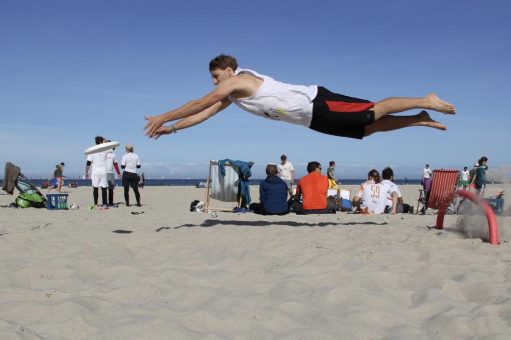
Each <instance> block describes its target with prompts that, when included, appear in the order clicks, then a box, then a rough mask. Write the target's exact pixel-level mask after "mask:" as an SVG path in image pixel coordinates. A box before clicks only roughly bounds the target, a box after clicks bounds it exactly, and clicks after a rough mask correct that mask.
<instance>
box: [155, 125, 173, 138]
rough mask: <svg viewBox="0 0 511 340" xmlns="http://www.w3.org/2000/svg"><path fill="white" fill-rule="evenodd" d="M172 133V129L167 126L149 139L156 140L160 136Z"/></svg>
mask: <svg viewBox="0 0 511 340" xmlns="http://www.w3.org/2000/svg"><path fill="white" fill-rule="evenodd" d="M171 133H172V128H170V127H168V126H162V127H160V128H159V129H158V130H156V132H155V133H154V134H153V135H152V136H151V138H154V139H158V138H160V136H163V135H169V134H171Z"/></svg>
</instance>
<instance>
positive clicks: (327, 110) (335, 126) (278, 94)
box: [145, 54, 456, 139]
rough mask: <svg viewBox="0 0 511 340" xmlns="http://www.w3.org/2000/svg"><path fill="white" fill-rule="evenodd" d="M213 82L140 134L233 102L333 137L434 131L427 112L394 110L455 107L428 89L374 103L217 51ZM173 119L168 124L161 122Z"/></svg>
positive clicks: (153, 133)
mask: <svg viewBox="0 0 511 340" xmlns="http://www.w3.org/2000/svg"><path fill="white" fill-rule="evenodd" d="M209 71H210V73H211V77H212V78H213V83H214V84H215V85H216V88H215V90H213V91H212V92H210V93H208V94H207V95H205V96H204V97H202V98H200V99H196V100H192V101H190V102H188V103H186V104H184V105H183V106H181V107H179V108H177V109H174V110H171V111H168V112H165V113H163V114H160V115H157V116H147V117H145V119H146V120H147V123H146V125H145V134H146V135H147V136H148V137H150V138H155V139H158V138H159V137H161V136H162V135H167V134H171V133H175V132H177V131H178V130H182V129H186V128H189V127H191V126H194V125H196V124H199V123H202V122H203V121H205V120H206V119H208V118H210V117H212V116H213V115H215V114H216V113H218V112H220V111H222V110H224V109H225V108H227V107H228V106H229V105H230V104H231V103H235V104H236V105H237V106H238V107H240V108H241V109H242V110H245V111H248V112H250V113H253V114H255V115H258V116H261V117H263V118H267V119H273V120H281V121H285V122H288V123H292V124H298V125H302V126H305V127H308V128H310V129H312V130H315V131H318V132H321V133H326V134H330V135H334V136H342V137H350V138H358V139H362V138H363V137H366V136H370V135H372V134H373V133H376V132H385V131H391V130H396V129H401V128H405V127H410V126H425V127H430V128H435V129H439V130H446V129H447V127H446V126H445V125H443V124H441V123H439V122H436V121H434V120H433V119H432V118H431V117H430V116H429V114H428V113H427V112H426V111H421V112H420V113H418V114H416V115H412V116H394V115H393V114H394V113H398V112H403V111H407V110H413V109H425V110H434V111H438V112H442V113H445V114H454V113H455V112H456V108H455V106H454V105H452V104H450V103H447V102H445V101H443V100H441V99H440V98H438V97H437V95H435V94H434V93H430V94H428V95H426V96H425V97H422V98H411V97H391V98H387V99H383V100H381V101H377V102H371V101H369V100H365V99H358V98H354V97H349V96H345V95H342V94H337V93H333V92H330V91H329V90H327V89H326V88H324V87H321V86H317V85H311V86H304V85H291V84H286V83H282V82H280V81H276V80H274V79H273V78H271V77H268V76H265V75H262V74H259V73H257V72H255V71H253V70H249V69H240V68H239V67H238V62H237V61H236V58H234V57H232V56H229V55H223V54H222V55H219V56H217V57H216V58H214V59H213V60H211V62H210V63H209ZM172 121H176V122H175V123H174V124H172V125H170V126H164V125H163V124H165V123H166V122H172Z"/></svg>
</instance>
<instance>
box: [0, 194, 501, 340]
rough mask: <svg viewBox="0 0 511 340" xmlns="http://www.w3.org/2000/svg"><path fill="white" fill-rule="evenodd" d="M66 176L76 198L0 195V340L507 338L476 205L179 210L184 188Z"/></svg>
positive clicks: (408, 197) (493, 255)
mask: <svg viewBox="0 0 511 340" xmlns="http://www.w3.org/2000/svg"><path fill="white" fill-rule="evenodd" d="M502 188H503V187H502V186H497V185H495V186H490V188H489V192H491V191H492V190H493V191H496V190H498V189H502ZM350 189H352V190H353V191H352V192H354V191H355V187H352V188H350ZM503 189H508V191H507V192H509V186H507V187H504V188H503ZM251 190H252V198H253V200H254V201H258V194H257V187H252V189H251ZM401 190H402V192H403V196H404V199H405V202H407V203H409V204H412V205H414V206H416V199H417V196H418V186H413V185H409V186H401ZM66 191H67V192H68V193H69V199H68V201H69V203H78V204H79V205H80V207H81V208H80V209H79V210H53V211H51V210H46V209H34V208H28V209H14V208H7V207H6V206H8V205H9V203H11V202H13V201H14V198H15V196H9V195H6V194H5V193H3V192H2V194H1V195H0V205H1V206H2V208H0V221H1V222H0V258H1V265H0V301H1V304H0V339H238V338H242V339H340V338H354V339H374V338H389V339H410V338H418V339H433V338H434V339H438V338H446V339H447V338H472V337H473V338H492V339H496V338H497V339H498V338H500V339H507V338H509V337H511V298H510V295H511V251H510V250H511V249H510V244H509V240H510V239H511V231H510V227H511V223H510V221H511V220H510V218H511V217H508V216H505V217H499V218H498V221H499V228H500V233H499V237H500V241H501V244H500V245H498V246H493V245H490V244H489V243H487V242H485V241H483V240H481V237H483V239H484V238H487V232H488V230H487V229H488V228H487V225H486V222H485V219H484V218H483V217H482V216H457V215H448V216H446V220H445V229H444V230H436V229H434V228H433V226H434V225H435V220H436V215H435V214H434V212H433V211H431V212H430V213H429V214H427V215H412V214H398V215H394V216H390V215H378V216H362V215H351V214H346V213H337V214H335V215H333V214H332V215H310V216H297V215H295V214H289V215H287V216H258V215H255V214H251V213H247V214H235V213H231V212H218V213H217V214H216V216H215V215H212V214H203V213H197V212H190V211H189V205H190V202H191V201H192V200H195V199H198V200H204V189H196V188H193V187H146V188H144V189H142V190H141V195H142V203H143V205H142V207H126V206H124V205H123V204H121V205H120V206H119V207H118V208H111V209H108V210H98V209H93V210H90V209H88V207H89V206H90V205H91V203H92V189H91V188H89V187H80V188H76V189H66ZM131 194H132V197H133V193H132V192H131ZM132 199H133V198H132ZM116 201H123V199H122V189H121V188H117V189H116ZM213 203H214V205H215V206H216V207H224V208H232V207H233V204H232V203H223V202H217V201H213ZM506 210H507V212H509V200H507V201H506ZM133 213H135V214H133Z"/></svg>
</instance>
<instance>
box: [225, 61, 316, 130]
mask: <svg viewBox="0 0 511 340" xmlns="http://www.w3.org/2000/svg"><path fill="white" fill-rule="evenodd" d="M243 73H248V74H251V75H253V76H254V77H257V78H259V79H262V80H263V84H262V85H261V87H260V88H259V89H258V90H257V91H256V93H255V94H254V95H253V96H251V97H245V98H236V97H233V96H229V100H230V101H231V102H233V103H234V104H236V105H237V106H239V107H240V108H241V109H242V110H245V111H248V112H250V113H253V114H255V115H258V116H261V117H264V118H268V119H275V120H282V121H285V122H288V123H293V124H298V125H304V126H306V127H309V126H310V124H311V120H312V100H313V99H314V98H315V97H316V95H317V93H318V87H317V86H316V85H310V86H305V85H291V84H286V83H282V82H280V81H277V80H275V79H273V78H271V77H268V76H265V75H262V74H259V73H257V72H255V71H252V70H247V69H239V68H238V69H236V71H235V73H234V74H235V75H238V74H243Z"/></svg>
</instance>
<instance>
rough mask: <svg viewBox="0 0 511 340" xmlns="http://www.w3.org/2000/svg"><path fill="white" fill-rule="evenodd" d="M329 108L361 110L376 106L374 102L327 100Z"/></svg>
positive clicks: (341, 110) (335, 109)
mask: <svg viewBox="0 0 511 340" xmlns="http://www.w3.org/2000/svg"><path fill="white" fill-rule="evenodd" d="M325 103H326V105H327V106H328V109H329V110H330V111H332V112H361V111H367V110H369V109H372V108H373V107H374V103H348V102H339V101H328V100H325Z"/></svg>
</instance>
